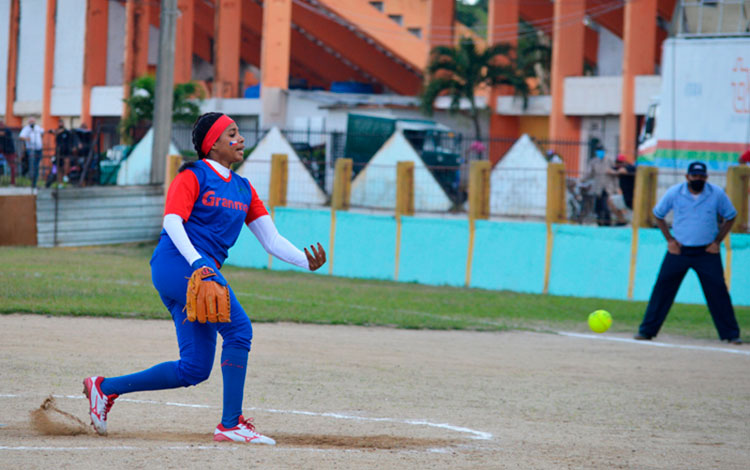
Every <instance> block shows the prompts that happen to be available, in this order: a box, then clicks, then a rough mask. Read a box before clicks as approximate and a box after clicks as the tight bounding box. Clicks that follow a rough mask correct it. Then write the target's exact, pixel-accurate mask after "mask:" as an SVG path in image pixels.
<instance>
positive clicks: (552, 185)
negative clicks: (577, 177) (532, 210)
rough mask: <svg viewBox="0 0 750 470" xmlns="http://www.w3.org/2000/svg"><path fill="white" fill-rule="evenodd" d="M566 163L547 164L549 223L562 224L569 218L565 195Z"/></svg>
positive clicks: (547, 213)
mask: <svg viewBox="0 0 750 470" xmlns="http://www.w3.org/2000/svg"><path fill="white" fill-rule="evenodd" d="M565 192H566V187H565V165H564V164H563V163H550V164H549V165H547V211H546V220H547V223H548V224H561V223H564V222H565V221H566V219H567V214H566V211H567V197H566V195H565Z"/></svg>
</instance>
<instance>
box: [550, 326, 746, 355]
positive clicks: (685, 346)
mask: <svg viewBox="0 0 750 470" xmlns="http://www.w3.org/2000/svg"><path fill="white" fill-rule="evenodd" d="M557 334H559V335H562V336H570V337H572V338H585V339H595V340H599V341H615V342H619V343H631V344H638V345H639V346H653V347H656V348H671V349H690V350H693V351H711V352H722V353H727V354H739V355H741V356H750V351H746V350H739V349H730V348H717V347H715V346H697V345H690V344H670V343H661V342H659V341H639V340H636V339H630V338H617V337H614V336H607V335H592V334H587V333H573V332H569V331H558V332H557Z"/></svg>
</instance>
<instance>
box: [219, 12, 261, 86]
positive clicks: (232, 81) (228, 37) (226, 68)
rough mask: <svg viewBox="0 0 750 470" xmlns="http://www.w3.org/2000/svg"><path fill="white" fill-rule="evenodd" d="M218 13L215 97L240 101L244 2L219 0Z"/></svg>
mask: <svg viewBox="0 0 750 470" xmlns="http://www.w3.org/2000/svg"><path fill="white" fill-rule="evenodd" d="M270 3H274V2H273V1H271V2H270ZM266 8H268V6H266ZM216 9H217V11H216V16H215V18H216V20H215V21H216V27H215V29H214V38H215V42H214V90H213V95H214V96H215V97H217V98H236V97H237V96H238V94H237V87H238V85H239V81H240V42H241V39H242V36H241V32H242V30H241V26H242V7H241V2H239V1H238V0H218V1H217V2H216Z"/></svg>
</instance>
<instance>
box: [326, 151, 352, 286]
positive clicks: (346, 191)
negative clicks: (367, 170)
mask: <svg viewBox="0 0 750 470" xmlns="http://www.w3.org/2000/svg"><path fill="white" fill-rule="evenodd" d="M351 196H352V159H351V158H339V159H338V160H336V170H335V173H334V175H333V195H332V197H331V235H330V237H329V244H328V274H333V257H334V254H335V253H334V250H333V248H334V246H335V245H336V211H345V210H349V204H350V201H351Z"/></svg>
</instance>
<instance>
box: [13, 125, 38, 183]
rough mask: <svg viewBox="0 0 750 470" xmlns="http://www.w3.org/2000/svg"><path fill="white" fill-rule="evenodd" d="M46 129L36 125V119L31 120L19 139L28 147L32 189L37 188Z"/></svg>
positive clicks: (27, 154)
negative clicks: (43, 137)
mask: <svg viewBox="0 0 750 470" xmlns="http://www.w3.org/2000/svg"><path fill="white" fill-rule="evenodd" d="M43 135H44V129H42V127H41V126H37V125H36V119H34V118H33V117H32V118H29V122H28V124H26V126H24V128H23V129H21V133H20V134H19V135H18V137H19V138H20V139H21V140H22V141H23V142H24V146H25V147H26V158H28V164H29V178H31V187H32V188H36V180H37V179H38V178H39V162H40V161H41V160H42V145H43V144H42V136H43Z"/></svg>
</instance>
